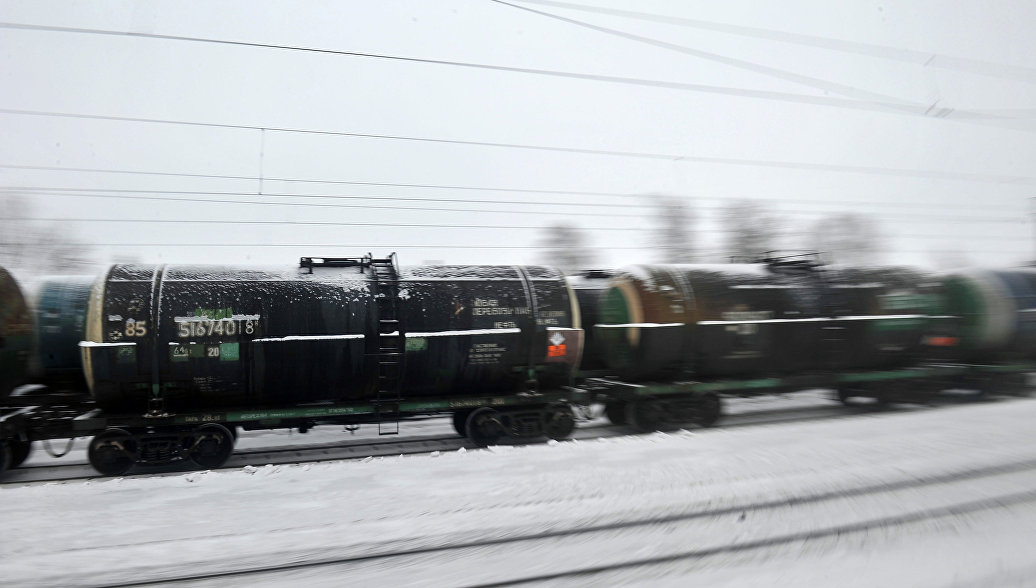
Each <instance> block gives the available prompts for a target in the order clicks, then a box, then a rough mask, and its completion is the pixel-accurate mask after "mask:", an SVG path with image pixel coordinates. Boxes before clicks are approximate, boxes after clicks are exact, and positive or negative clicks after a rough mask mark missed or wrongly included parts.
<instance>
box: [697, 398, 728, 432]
mask: <svg viewBox="0 0 1036 588" xmlns="http://www.w3.org/2000/svg"><path fill="white" fill-rule="evenodd" d="M722 414H723V403H722V402H721V401H720V399H719V396H717V395H715V394H712V393H709V394H706V395H705V396H702V397H701V399H700V400H699V401H698V418H697V421H698V424H699V425H701V426H703V427H711V426H712V425H715V424H716V421H718V420H719V417H720V416H722Z"/></svg>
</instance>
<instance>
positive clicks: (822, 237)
mask: <svg viewBox="0 0 1036 588" xmlns="http://www.w3.org/2000/svg"><path fill="white" fill-rule="evenodd" d="M880 239H881V237H880V234H879V232H878V227H877V224H876V223H875V222H874V220H873V219H872V218H870V217H868V216H865V215H862V214H858V213H854V212H845V213H839V214H834V215H830V216H827V217H824V218H822V219H820V220H819V221H817V223H816V224H815V225H814V226H813V231H812V240H813V244H812V246H813V248H815V249H816V250H817V251H820V252H822V253H825V254H826V255H827V257H828V259H830V261H832V262H834V263H844V264H848V265H873V264H877V263H879V262H880V253H879V251H878V243H879V241H880Z"/></svg>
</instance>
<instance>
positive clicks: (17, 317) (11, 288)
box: [0, 268, 32, 399]
mask: <svg viewBox="0 0 1036 588" xmlns="http://www.w3.org/2000/svg"><path fill="white" fill-rule="evenodd" d="M31 351H32V317H31V315H30V313H29V306H28V305H27V304H26V302H25V297H24V295H23V294H22V290H21V288H20V287H19V286H18V282H16V281H15V279H14V277H13V276H11V274H10V273H8V272H7V270H5V269H4V268H0V399H2V398H6V397H7V396H8V395H9V394H10V393H11V390H13V389H14V388H15V387H16V386H18V385H19V384H22V383H23V382H24V381H25V378H26V375H27V372H28V369H29V356H30V353H31Z"/></svg>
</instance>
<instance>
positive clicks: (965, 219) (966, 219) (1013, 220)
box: [0, 188, 1029, 224]
mask: <svg viewBox="0 0 1036 588" xmlns="http://www.w3.org/2000/svg"><path fill="white" fill-rule="evenodd" d="M4 190H5V189H4V188H0V192H3V191H4ZM128 192H130V193H128V194H104V193H100V194H95V193H80V192H71V193H69V192H63V191H53V192H52V191H48V190H37V191H33V192H31V193H32V194H40V195H51V196H62V197H69V198H107V199H123V200H156V201H165V202H191V203H215V204H245V205H261V206H284V207H306V208H313V207H315V208H350V209H357V208H358V209H378V210H419V211H436V212H465V213H472V212H474V213H485V214H494V213H502V214H512V215H513V214H535V215H548V216H554V217H559V216H563V213H561V212H557V211H538V210H534V209H531V208H529V205H533V204H551V205H554V204H553V203H539V202H526V203H524V204H525V205H526V208H524V209H490V208H441V207H436V208H432V207H414V206H391V205H366V204H338V203H335V204H319V203H312V202H267V201H261V200H227V199H216V198H194V197H190V198H173V197H168V196H142V195H138V192H137V191H135V190H129V191H128ZM14 193H26V191H25V189H24V188H23V189H19V190H17V191H15V192H14ZM174 193H179V192H174ZM249 195H254V194H249ZM471 203H472V204H475V203H482V202H480V201H474V200H473V201H471ZM836 204H837V203H836ZM562 206H564V205H562ZM584 206H586V204H584ZM641 208H643V207H641ZM706 208H711V209H716V210H722V209H723V207H706ZM838 212H840V210H830V211H826V210H825V211H816V210H814V211H809V210H803V209H799V210H794V211H782V212H780V213H777V216H807V217H816V216H819V215H824V214H835V213H838ZM578 214H579V215H580V216H603V217H613V218H631V216H630V215H629V213H621V214H620V213H610V214H609V213H594V212H584V211H580V212H579V213H578ZM865 214H866V215H867V216H869V217H873V218H885V219H922V220H941V221H945V222H955V223H965V224H974V223H995V224H1026V223H1028V222H1029V221H1028V219H1025V218H1022V217H1018V216H1016V215H1011V216H1009V217H977V216H974V215H973V214H968V215H967V216H947V215H933V214H930V213H874V212H867V213H865Z"/></svg>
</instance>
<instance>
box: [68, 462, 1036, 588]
mask: <svg viewBox="0 0 1036 588" xmlns="http://www.w3.org/2000/svg"><path fill="white" fill-rule="evenodd" d="M1034 486H1036V458H1032V459H1025V460H1018V461H1012V462H1004V463H999V464H995V465H990V466H983V467H976V468H969V469H962V470H959V471H955V472H952V473H944V474H938V475H929V476H917V477H913V476H909V475H906V476H902V477H901V478H900V479H898V480H889V481H887V482H881V483H873V484H867V485H859V486H853V487H841V488H837V489H831V490H827V491H823V492H816V493H802V494H799V495H795V496H788V497H785V498H782V499H780V500H766V501H758V502H745V503H740V504H731V505H728V506H723V507H718V508H699V509H693V510H690V511H688V512H682V513H675V514H664V515H651V514H650V513H649V512H648V513H647V514H642V513H634V516H626V517H625V518H624V517H622V514H621V513H617V514H619V516H616V517H615V520H612V521H609V522H603V523H598V524H592V525H585V526H569V527H565V528H559V529H553V530H548V531H535V532H529V531H524V532H523V531H521V530H520V528H518V529H512V530H510V532H507V533H506V534H505V535H504V536H500V530H499V529H487V530H486V531H485V533H484V535H485V536H483V537H480V538H473V539H470V540H457V539H455V538H452V539H451V538H443V537H435V536H427V537H418V538H414V539H412V540H409V541H407V542H406V544H407V545H406V546H405V547H403V546H397V545H377V544H368V545H365V546H362V547H360V548H356V547H353V548H352V552H351V553H346V554H344V555H336V556H334V557H314V556H313V555H312V554H308V555H303V554H290V553H286V554H283V555H282V556H281V557H283V561H282V562H279V563H273V564H269V565H264V566H259V567H250V568H248V569H229V570H228V569H222V570H219V571H214V572H207V573H188V574H183V573H180V574H176V573H166V574H161V573H156V574H154V575H152V576H150V577H148V578H146V579H140V580H138V581H132V582H125V583H116V584H111V583H104V584H103V585H106V586H125V587H129V586H151V585H166V584H171V585H176V584H191V585H197V586H209V585H211V586H216V585H219V586H232V585H251V584H254V583H262V582H268V583H273V584H276V583H278V582H287V581H289V580H291V579H292V578H296V577H297V576H296V575H297V574H299V573H300V572H303V573H304V571H305V570H315V569H318V568H324V569H325V570H324V571H325V572H326V571H327V570H326V569H327V568H332V569H334V574H335V576H336V577H340V578H347V577H363V578H365V579H366V580H367V581H369V582H374V581H378V582H381V581H384V582H388V581H393V580H396V581H398V580H401V579H404V578H405V574H407V573H408V572H407V570H408V569H410V570H412V569H417V568H414V567H411V566H422V567H421V568H420V569H422V570H424V572H426V573H427V572H428V567H429V561H431V562H432V565H434V566H437V567H440V568H443V567H447V568H450V569H456V570H457V572H456V573H454V572H451V571H450V570H449V569H447V570H445V571H444V570H442V569H440V570H437V571H436V574H437V575H434V576H429V577H431V578H463V577H464V576H463V573H464V572H463V571H464V570H465V569H466V567H467V566H470V565H471V564H472V563H474V562H475V561H476V560H482V561H485V560H486V559H487V558H490V559H491V558H494V557H501V558H503V557H507V558H510V559H511V561H510V562H509V565H508V566H506V567H507V568H509V569H512V570H513V569H522V570H529V571H528V572H527V573H523V574H518V575H515V574H513V573H508V572H500V573H494V572H492V571H489V572H486V571H483V572H481V573H482V574H483V575H482V577H478V578H468V579H464V580H459V581H455V582H450V584H453V585H460V586H485V587H488V586H512V585H521V584H539V583H542V582H564V581H566V580H568V581H572V582H573V583H576V584H581V583H587V582H594V583H596V582H597V581H599V582H602V583H605V584H607V583H610V581H609V580H610V578H609V576H608V574H614V573H618V572H623V571H628V570H632V569H638V568H652V567H657V566H667V565H675V564H681V563H687V562H696V561H698V562H700V561H702V560H706V559H708V558H712V557H717V556H735V557H742V556H750V555H751V554H752V553H758V552H765V550H767V549H782V548H787V547H791V546H796V547H797V548H805V547H806V546H810V545H815V546H816V548H818V549H822V548H824V547H825V542H828V544H830V543H832V542H834V543H837V542H840V541H849V540H853V541H859V540H860V538H861V537H864V538H865V537H866V536H867V534H869V533H878V534H881V535H883V536H884V535H888V534H894V533H895V532H896V531H897V529H902V528H906V527H909V526H912V525H913V526H917V525H921V526H925V525H927V526H938V525H940V524H943V523H944V522H945V521H947V520H950V519H954V518H955V517H961V516H964V515H968V516H980V515H981V514H983V513H990V512H996V511H1004V510H1005V509H1010V508H1011V507H1013V506H1016V505H1021V504H1026V503H1032V502H1036V490H1032V488H1033V487H1034ZM992 490H995V491H992ZM965 496H967V497H969V498H967V499H962V497H965ZM903 504H906V505H920V506H913V507H910V506H907V507H906V508H894V512H892V513H890V512H889V509H890V505H893V507H899V506H901V505H903ZM651 508H652V507H651V506H650V505H648V506H645V508H644V510H645V511H650V510H651ZM773 521H780V524H776V525H774V524H770V523H772V522H773ZM617 533H622V535H623V538H624V540H623V541H622V542H618V543H616V542H614V541H612V539H613V538H614V536H615V535H616V534H617ZM630 545H644V546H650V553H641V552H639V551H637V550H630V549H629V546H630ZM342 550H345V551H349V549H348V548H344V549H336V550H335V551H337V552H339V553H340V551H342ZM548 553H549V557H547V554H548ZM587 554H594V555H593V556H592V557H589V558H588V557H587ZM515 558H517V559H518V560H519V561H518V562H517V564H516V563H515V561H514V560H515ZM587 559H591V560H593V561H590V562H586V560H587ZM525 560H528V561H527V565H525V564H523V563H522V562H523V561H525ZM583 562H586V563H583ZM467 569H482V570H485V566H481V567H479V566H472V567H467ZM436 583H439V582H436ZM87 585H89V584H87ZM98 585H101V584H98Z"/></svg>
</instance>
